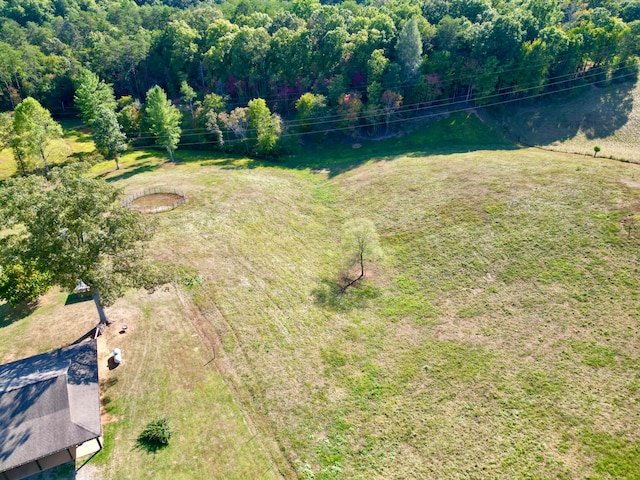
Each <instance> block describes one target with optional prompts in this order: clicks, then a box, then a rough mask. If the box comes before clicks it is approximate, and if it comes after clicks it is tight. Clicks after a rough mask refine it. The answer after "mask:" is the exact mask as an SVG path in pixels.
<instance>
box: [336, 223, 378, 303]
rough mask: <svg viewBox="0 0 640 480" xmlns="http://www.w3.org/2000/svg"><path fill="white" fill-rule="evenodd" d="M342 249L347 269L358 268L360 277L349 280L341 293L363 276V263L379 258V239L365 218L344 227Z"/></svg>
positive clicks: (373, 227)
mask: <svg viewBox="0 0 640 480" xmlns="http://www.w3.org/2000/svg"><path fill="white" fill-rule="evenodd" d="M342 249H343V251H344V254H345V257H346V263H347V266H348V267H349V268H351V267H354V266H358V267H359V270H360V275H359V276H358V277H357V278H355V279H354V280H350V281H349V282H348V283H347V284H346V285H345V286H343V287H342V291H343V292H344V291H346V290H347V288H349V287H350V286H352V285H354V284H355V283H356V282H358V281H359V280H361V279H362V278H364V276H365V268H364V267H365V263H366V262H370V261H373V260H375V259H377V258H379V257H380V256H381V249H380V239H379V236H378V232H377V230H376V227H375V225H374V224H373V222H372V221H371V220H369V219H367V218H357V219H354V220H350V221H349V222H347V223H346V224H345V225H344V231H343V235H342Z"/></svg>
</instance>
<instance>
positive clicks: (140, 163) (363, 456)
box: [0, 115, 640, 479]
mask: <svg viewBox="0 0 640 480" xmlns="http://www.w3.org/2000/svg"><path fill="white" fill-rule="evenodd" d="M177 158H178V159H179V162H178V163H175V164H170V163H166V162H165V160H164V159H163V158H159V157H157V156H155V155H154V154H153V153H150V154H146V153H141V152H136V153H134V154H129V155H127V156H126V157H125V158H124V159H123V162H122V165H123V168H122V170H120V171H115V170H113V168H114V167H113V165H112V164H110V163H105V164H99V165H96V166H95V167H94V168H93V170H92V171H93V173H94V174H96V175H99V176H103V177H104V178H106V179H107V180H108V181H113V182H117V184H118V185H119V186H121V187H123V188H124V191H125V193H131V192H134V191H137V190H139V189H142V188H146V187H152V186H170V187H175V188H178V189H180V190H182V191H185V192H186V193H187V195H188V196H189V202H188V203H187V204H186V205H183V206H181V207H180V208H177V209H175V210H173V211H171V212H168V213H165V214H160V215H158V216H157V217H156V218H157V219H158V222H159V229H158V234H157V235H156V237H155V239H154V241H153V245H152V254H153V256H155V257H156V258H158V259H161V260H164V261H169V262H174V263H178V264H180V265H183V266H184V267H185V268H186V269H187V270H188V271H190V272H192V274H191V275H190V276H189V277H187V278H186V279H185V281H184V282H183V284H182V285H177V286H169V287H166V290H163V289H161V290H160V291H159V292H156V293H154V294H153V295H150V296H149V295H147V294H141V293H138V294H134V293H132V294H130V295H129V296H128V297H127V298H125V299H123V300H121V301H120V302H119V303H117V304H116V305H115V306H114V307H112V308H111V309H110V310H108V312H109V313H110V315H111V316H112V317H114V318H115V320H116V322H117V324H118V325H119V324H120V323H128V324H129V325H131V326H132V327H131V332H130V333H127V334H126V335H125V336H121V335H119V334H117V332H116V331H110V333H109V335H108V336H107V338H106V340H107V341H108V345H109V348H112V347H113V346H115V343H114V342H118V343H119V344H121V346H122V348H123V351H124V355H125V365H123V367H124V368H122V370H121V369H120V368H119V369H116V370H114V371H111V372H110V373H108V376H107V377H106V379H105V382H106V383H105V385H104V389H105V393H104V394H105V396H106V397H107V402H106V404H107V405H106V409H107V416H108V417H110V418H108V419H109V420H111V422H110V423H108V424H107V425H106V427H105V432H106V438H107V440H108V441H110V445H111V446H110V447H109V448H108V449H107V450H106V451H105V452H103V453H102V454H101V458H99V459H98V463H97V466H98V467H99V472H101V473H102V477H103V478H120V477H122V478H161V477H171V478H173V477H177V478H261V476H262V478H270V477H272V476H273V477H276V476H285V477H288V478H295V477H296V476H297V477H299V478H305V479H311V478H316V479H329V478H345V479H347V478H348V479H351V478H361V479H371V478H379V479H393V478H397V479H400V478H434V479H439V478H483V479H498V478H504V479H512V478H567V479H573V478H576V479H577V478H591V479H613V478H616V479H619V478H621V479H633V478H638V476H640V438H639V437H638V428H637V427H638V418H639V416H640V403H639V402H638V389H639V386H640V384H639V382H640V373H639V371H638V367H637V365H638V360H639V358H638V357H639V355H640V344H639V342H638V333H637V332H638V325H639V320H640V301H639V298H638V288H639V287H640V285H639V284H640V280H639V277H638V269H639V268H640V255H639V250H638V247H639V245H638V243H639V241H640V231H636V230H635V229H633V228H632V229H631V230H627V229H626V225H627V223H625V222H626V219H627V218H628V217H629V216H630V215H635V214H637V213H638V209H639V207H640V167H639V166H636V165H632V164H624V163H619V162H614V161H610V160H605V159H592V158H581V157H576V156H571V155H566V154H562V153H555V152H544V151H540V150H537V149H517V148H515V147H514V146H513V145H512V144H510V143H508V142H507V141H506V140H505V139H504V138H503V137H502V136H501V135H500V134H499V133H498V132H497V131H495V130H492V129H491V128H490V127H489V126H487V125H485V124H483V123H481V122H480V121H479V120H478V119H477V118H476V117H475V116H473V115H454V116H451V117H449V118H447V119H443V120H441V121H439V122H436V123H432V124H429V125H427V126H426V127H424V128H423V129H418V130H416V131H415V132H414V133H413V134H412V135H410V136H406V137H404V138H398V139H394V140H390V141H385V142H363V144H362V146H361V148H358V149H353V148H352V147H351V145H326V146H325V147H324V148H323V149H322V150H319V149H313V148H309V149H308V151H305V152H303V153H298V154H297V155H295V156H292V157H289V158H287V159H284V160H283V161H282V162H280V163H274V164H271V163H265V162H258V161H252V160H248V159H245V158H241V157H227V156H211V155H208V154H205V153H202V154H194V153H190V152H184V151H182V152H181V151H178V155H177ZM354 217H366V218H370V219H371V220H372V221H373V222H374V223H375V225H376V226H377V229H378V232H379V233H380V236H381V243H382V247H383V250H384V257H383V258H381V259H380V260H379V261H377V262H376V263H375V264H370V265H368V268H367V276H366V279H365V281H364V282H363V283H362V284H361V285H360V286H359V287H358V288H356V289H352V290H350V291H349V292H348V293H347V294H345V295H340V294H337V293H336V291H335V288H333V285H334V284H335V282H336V281H337V279H338V276H339V274H340V271H341V267H342V261H343V259H342V257H343V252H342V251H341V247H340V234H341V230H342V225H343V224H344V222H345V221H346V220H348V219H351V218H354ZM42 308H49V310H48V311H45V312H44V313H39V312H38V311H36V313H35V314H33V315H31V316H27V317H25V318H23V319H16V318H13V317H11V315H10V313H6V314H5V317H6V318H7V320H6V323H7V324H6V325H5V326H3V328H2V329H0V345H1V346H2V347H0V348H1V349H0V360H2V361H4V360H5V359H7V358H9V359H10V358H13V356H15V355H17V354H18V352H20V353H22V352H23V347H21V345H23V344H24V345H25V348H26V351H28V352H31V351H32V350H34V349H36V346H34V345H33V344H29V339H30V338H32V336H33V337H34V338H37V336H36V335H35V332H38V331H39V330H38V328H42V326H41V325H42V323H41V322H44V321H49V322H50V321H51V319H52V318H57V315H64V312H62V313H60V312H59V313H54V308H53V307H47V304H46V302H45V304H44V305H43V307H42ZM56 308H58V307H56ZM65 308H68V307H65ZM5 311H6V309H5ZM45 313H46V315H45ZM38 325H40V327H38ZM61 328H62V329H66V328H70V327H61ZM83 328H84V327H83ZM79 330H82V328H79ZM80 333H82V332H80ZM18 338H19V339H20V342H22V343H17V344H14V343H12V342H14V341H15V339H18ZM56 341H57V340H56ZM49 343H51V341H49ZM27 345H28V346H27ZM43 345H44V344H43ZM43 345H42V346H40V347H38V348H44V346H43ZM47 345H48V344H47ZM212 350H215V351H216V360H215V362H214V363H213V364H211V365H209V366H208V367H203V365H204V364H205V363H206V362H207V361H208V360H209V359H210V357H211V355H210V352H212ZM103 355H106V353H105V352H103ZM104 358H106V357H104ZM214 365H215V369H213V368H212V367H213V366H214ZM111 378H113V379H117V380H110V379H111ZM155 413H161V414H167V415H169V416H170V417H172V418H174V421H175V422H176V424H177V429H176V430H177V435H178V436H181V435H182V437H183V438H179V440H178V443H176V444H172V445H171V446H170V447H169V449H167V450H166V451H161V452H159V453H157V454H156V455H155V456H154V455H149V454H147V453H146V452H143V451H140V450H139V449H136V448H135V436H136V435H137V433H138V432H139V431H140V430H141V428H142V427H143V426H144V424H145V423H146V421H148V420H150V418H149V416H150V415H151V414H155ZM209 414H210V415H211V417H209ZM114 440H116V441H115V442H114ZM247 445H248V446H247ZM209 449H211V450H209ZM212 472H213V473H212Z"/></svg>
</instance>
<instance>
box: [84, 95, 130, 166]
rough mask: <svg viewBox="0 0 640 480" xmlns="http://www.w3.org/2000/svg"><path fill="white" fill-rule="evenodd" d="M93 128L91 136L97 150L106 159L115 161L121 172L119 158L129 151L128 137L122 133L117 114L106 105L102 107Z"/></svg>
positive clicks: (92, 124)
mask: <svg viewBox="0 0 640 480" xmlns="http://www.w3.org/2000/svg"><path fill="white" fill-rule="evenodd" d="M91 126H92V127H93V132H92V134H91V136H92V137H93V141H94V142H95V144H96V148H97V149H98V151H99V152H100V153H101V154H102V155H104V157H105V158H106V159H109V160H111V159H113V160H115V161H116V170H120V162H119V158H120V154H121V153H122V152H124V151H125V150H126V149H127V136H126V135H125V134H124V132H123V131H122V128H121V127H120V124H119V123H118V117H117V116H116V114H115V112H114V111H113V110H112V109H110V108H109V107H107V106H105V105H102V106H100V107H99V108H98V110H97V116H96V118H95V119H94V120H93V121H92V122H91Z"/></svg>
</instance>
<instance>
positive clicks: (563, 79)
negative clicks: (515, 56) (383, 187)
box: [134, 66, 635, 140]
mask: <svg viewBox="0 0 640 480" xmlns="http://www.w3.org/2000/svg"><path fill="white" fill-rule="evenodd" d="M596 68H598V69H596ZM596 68H594V69H591V70H589V71H588V72H587V73H585V74H583V75H580V76H578V77H576V76H575V73H574V74H566V75H559V76H556V77H551V78H550V79H551V80H552V81H551V82H547V83H546V84H544V85H539V84H538V82H537V81H536V82H534V83H529V84H525V85H514V86H512V87H510V88H508V89H504V90H502V91H499V92H496V93H492V94H489V95H484V96H480V97H477V96H476V97H473V98H472V100H473V101H474V102H476V103H477V102H485V101H487V100H491V99H494V98H499V97H505V96H512V95H517V94H520V93H526V92H527V91H529V90H532V89H538V88H547V87H558V86H562V85H564V84H566V83H570V82H574V81H582V83H581V84H580V85H577V86H576V88H579V87H581V86H584V85H585V83H584V80H590V79H592V78H595V77H599V76H601V75H602V74H604V73H611V74H616V73H617V72H619V71H621V70H624V69H625V67H622V66H621V67H618V68H616V69H613V70H610V69H609V68H608V67H604V66H603V67H596ZM633 74H635V73H632V75H633ZM627 76H628V75H627ZM595 83H599V81H596V82H594V84H595ZM558 91H564V90H558V89H557V88H556V89H554V90H553V91H550V92H545V94H551V93H555V92H558ZM524 98H527V97H518V98H516V99H515V100H521V99H524ZM468 103H469V99H467V96H466V95H463V96H460V97H456V99H446V100H442V101H436V102H430V104H429V105H425V102H415V103H411V104H404V105H401V106H400V107H398V108H397V109H395V110H394V111H393V114H394V115H402V114H404V113H408V112H416V111H421V110H425V109H443V108H447V107H452V106H456V105H460V104H468ZM481 106H485V105H481ZM383 114H384V113H383V110H382V109H379V110H377V111H373V112H364V113H361V114H359V115H358V116H357V119H359V120H367V119H371V118H376V117H379V116H380V115H383ZM343 119H344V115H342V114H331V115H323V116H319V117H315V118H313V119H310V120H301V119H292V120H287V121H283V124H284V125H285V126H286V128H295V127H299V126H305V127H308V128H311V127H315V126H319V125H326V124H331V123H334V122H336V121H340V120H343ZM383 123H386V121H385V122H383ZM245 131H246V132H247V133H255V132H256V131H257V129H255V128H251V127H247V128H246V130H245ZM183 132H192V133H183V134H182V135H181V137H191V136H201V135H205V134H210V133H211V132H209V131H207V129H206V128H192V129H184V130H183ZM134 133H141V134H142V133H144V134H145V135H143V136H138V137H135V140H152V139H155V138H157V136H156V135H148V132H134Z"/></svg>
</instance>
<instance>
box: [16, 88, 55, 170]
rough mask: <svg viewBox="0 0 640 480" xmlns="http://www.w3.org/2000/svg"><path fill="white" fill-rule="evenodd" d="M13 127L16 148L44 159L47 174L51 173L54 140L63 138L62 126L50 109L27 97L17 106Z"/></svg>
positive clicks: (27, 154)
mask: <svg viewBox="0 0 640 480" xmlns="http://www.w3.org/2000/svg"><path fill="white" fill-rule="evenodd" d="M13 128H14V131H15V134H16V136H17V143H16V144H15V148H16V149H18V150H19V151H20V152H22V153H23V154H24V155H25V156H31V157H37V158H39V159H41V160H42V163H43V166H44V169H45V174H46V175H48V174H49V158H50V156H51V154H52V153H53V151H54V150H55V146H54V143H53V142H54V141H55V140H59V139H60V138H62V127H61V126H60V124H59V123H58V122H56V121H55V120H54V119H53V118H52V117H51V113H49V110H47V109H46V108H44V107H43V106H42V105H40V102H38V101H37V100H36V99H34V98H31V97H27V98H25V99H24V100H23V101H22V103H20V105H18V106H17V107H16V110H15V112H14V115H13Z"/></svg>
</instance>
